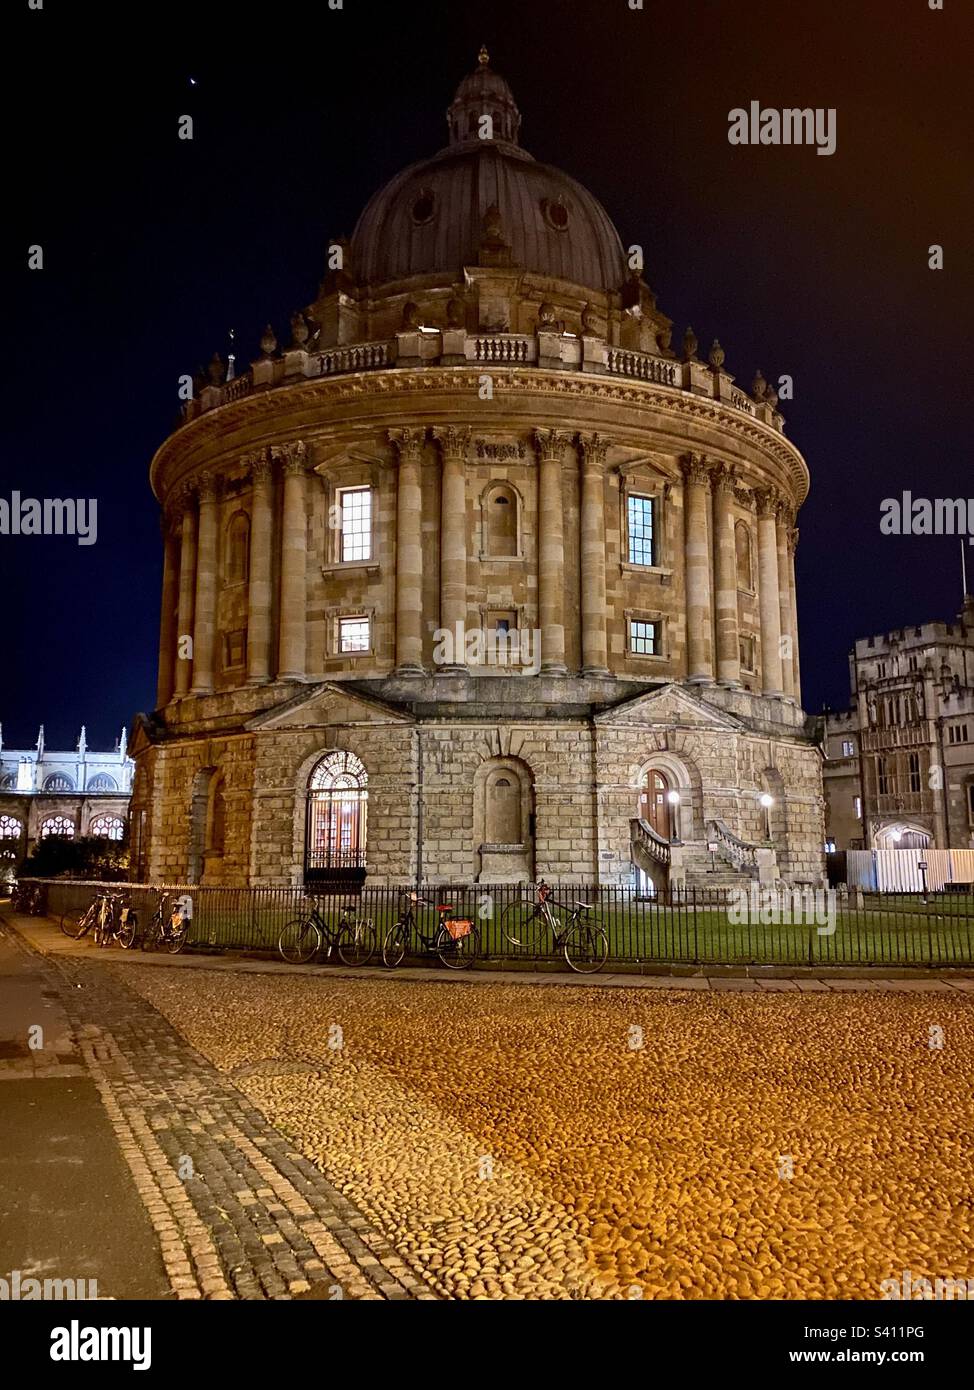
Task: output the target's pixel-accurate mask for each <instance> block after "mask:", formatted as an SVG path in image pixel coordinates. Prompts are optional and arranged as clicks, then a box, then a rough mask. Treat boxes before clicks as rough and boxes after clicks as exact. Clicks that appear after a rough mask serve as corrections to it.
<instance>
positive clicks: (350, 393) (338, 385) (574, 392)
mask: <svg viewBox="0 0 974 1390" xmlns="http://www.w3.org/2000/svg"><path fill="white" fill-rule="evenodd" d="M492 375H493V377H494V402H495V406H494V408H495V410H496V409H497V402H498V401H501V400H503V399H504V398H505V397H507V398H509V399H511V400H514V399H516V398H518V397H532V396H533V397H545V396H549V397H551V398H552V410H551V415H552V417H553V418H556V419H564V418H565V405H564V404H560V403H558V402H561V401H564V402H566V403H567V400H568V399H569V398H571V399H572V400H575V401H578V402H579V403H582V402H585V403H589V404H592V405H595V406H598V405H607V406H610V407H611V406H613V405H619V406H626V405H628V406H634V407H636V408H637V409H641V410H646V411H653V412H655V413H656V414H657V416H658V417H659V418H660V420H661V421H664V422H669V423H671V424H673V425H675V426H676V427H677V428H676V430H675V431H674V452H677V451H678V446H677V445H676V442H675V441H676V439H677V437H679V436H680V435H682V438H683V440H684V448H685V443H686V434H685V431H686V426H687V424H688V423H690V422H695V421H698V422H700V424H701V425H704V426H708V425H709V426H710V427H712V428H716V429H719V430H720V431H721V432H722V433H723V434H724V435H725V436H727V437H728V438H729V439H732V440H735V441H737V442H739V443H740V444H742V445H745V446H749V447H750V448H752V449H755V450H757V451H758V452H760V453H762V454H763V455H764V456H765V457H766V458H767V459H768V460H769V462H771V463H772V464H773V465H774V466H775V467H776V468H777V469H779V470H782V471H783V472H784V473H785V475H786V476H787V478H788V480H789V483H790V485H791V490H792V494H793V496H794V499H795V501H796V503H797V504H798V505H801V503H802V502H803V501H804V500H805V497H806V496H807V494H808V469H807V466H806V464H805V460H804V459H803V457H802V455H801V453H800V451H799V450H798V449H797V448H796V447H795V446H794V445H793V444H792V443H791V442H790V441H789V440H786V439H785V438H784V437H783V436H782V435H780V434H778V433H777V432H776V431H775V430H774V429H772V428H771V426H770V425H766V424H764V423H763V422H762V421H760V420H756V419H754V418H753V417H752V416H749V415H746V414H743V413H742V412H740V411H737V410H734V409H733V408H732V407H731V406H728V405H724V404H722V403H721V402H720V401H713V400H708V399H706V398H705V397H702V396H694V395H691V394H689V393H687V392H684V391H681V390H680V389H679V388H676V387H662V386H656V385H653V384H652V383H649V382H640V381H636V380H628V379H627V380H626V381H616V380H613V379H608V378H606V377H602V376H595V375H584V374H582V373H576V372H566V371H545V370H541V369H538V368H516V367H513V368H507V367H497V366H494V367H493V370H492ZM479 386H480V373H479V371H471V370H468V369H467V368H460V367H457V368H452V367H439V368H429V369H427V370H422V369H419V368H417V369H413V368H409V369H402V368H400V369H390V370H384V371H381V370H380V371H371V372H359V373H352V374H349V375H347V376H341V377H320V378H319V377H315V378H310V379H307V380H300V381H297V382H295V383H294V385H291V386H278V387H275V388H274V389H273V390H268V391H256V392H253V393H251V394H250V395H247V396H243V397H241V399H240V400H238V401H234V402H231V403H230V404H228V405H225V406H220V407H219V408H218V409H215V410H212V411H208V412H207V413H206V414H204V415H201V416H199V417H197V419H195V420H192V421H190V422H189V424H187V425H184V426H183V427H182V428H181V429H179V430H178V431H177V432H176V433H175V434H173V435H171V436H170V437H169V438H168V439H167V440H165V441H164V442H163V443H162V444H161V445H160V447H159V449H158V450H157V451H156V454H155V457H154V458H153V460H152V464H151V466H150V475H149V476H150V481H151V483H152V486H153V489H154V490H155V491H156V493H157V495H158V479H159V475H160V473H161V471H162V469H163V468H164V467H166V466H167V465H169V466H170V467H172V469H173V471H174V472H175V471H177V470H179V467H180V464H181V463H182V464H183V465H184V467H185V469H186V471H187V472H192V471H193V470H194V468H196V467H199V466H201V465H203V464H204V463H208V462H211V461H212V459H213V458H214V456H217V455H218V454H219V453H220V452H221V445H222V441H223V440H224V439H225V438H226V436H227V435H228V433H229V430H230V426H231V422H232V423H233V426H235V427H238V428H240V429H242V430H249V431H251V432H257V433H258V434H262V435H263V442H266V443H268V444H269V443H272V442H273V440H274V439H275V437H279V435H280V432H281V430H288V431H291V430H295V431H296V430H298V429H300V430H301V431H302V432H303V433H307V432H308V431H309V430H310V429H314V428H315V424H314V423H313V417H315V416H316V417H318V418H319V419H320V417H321V407H322V406H323V405H328V404H330V403H332V402H333V403H335V404H336V405H342V404H348V403H350V402H359V401H368V402H369V403H370V404H371V403H373V402H374V404H375V406H376V407H377V409H376V414H377V415H378V416H379V417H380V420H379V425H380V427H381V424H382V423H383V422H382V421H381V416H382V414H383V413H384V412H383V409H382V407H383V404H384V403H385V402H388V406H389V410H390V411H392V409H393V401H394V400H395V399H396V398H403V397H406V398H409V397H415V398H416V399H417V402H418V401H419V400H422V401H423V406H422V407H418V408H417V413H430V414H433V413H435V411H436V407H435V405H434V404H433V402H434V401H435V400H436V396H437V395H439V396H441V397H442V396H447V397H451V398H454V401H453V402H452V403H451V405H450V408H449V409H450V414H451V415H453V416H454V418H456V415H457V414H458V408H457V404H456V403H455V398H456V397H458V396H462V397H464V398H465V399H466V400H468V401H469V402H470V424H471V425H472V426H473V427H474V428H476V429H479V430H482V429H483V428H484V407H483V403H482V402H481V401H480V399H479V396H478V391H479ZM556 403H557V404H556ZM498 413H499V412H498ZM292 415H293V416H299V415H302V416H303V419H301V420H300V422H299V421H298V420H295V421H294V423H291V422H290V421H289V416H292ZM338 423H342V422H336V424H338ZM647 423H651V422H647ZM612 428H613V431H614V436H615V438H616V440H617V442H619V443H622V442H624V440H625V439H626V438H627V437H629V436H632V435H634V434H636V435H637V437H638V421H637V422H633V421H626V422H624V424H615V423H613V426H612ZM260 442H261V441H257V442H256V443H260ZM655 447H656V448H657V449H658V448H660V447H661V446H659V445H656V446H655ZM704 447H706V446H704ZM238 448H239V446H238ZM194 460H196V462H194ZM177 481H178V477H177Z"/></svg>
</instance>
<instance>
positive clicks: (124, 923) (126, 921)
mask: <svg viewBox="0 0 974 1390" xmlns="http://www.w3.org/2000/svg"><path fill="white" fill-rule="evenodd" d="M137 929H138V919H137V917H136V914H135V913H134V912H133V911H132V908H131V906H130V904H129V898H128V894H127V893H119V892H114V893H113V892H108V891H106V892H102V893H96V894H95V896H94V897H93V898H92V900H91V902H90V903H89V904H88V906H87V907H86V908H84V910H83V911H81V912H78V911H76V910H75V911H73V912H65V913H64V914H63V916H62V917H61V930H62V931H63V932H64V934H65V936H70V937H71V938H72V939H73V940H74V941H80V939H81V938H82V937H83V936H87V935H88V933H89V932H91V933H92V940H93V941H94V943H95V945H96V946H111V945H113V944H114V943H115V942H118V944H119V946H121V948H122V950H123V951H127V950H128V949H129V947H130V946H131V945H132V943H133V942H134V940H135V935H136V931H137Z"/></svg>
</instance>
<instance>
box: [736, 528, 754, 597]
mask: <svg viewBox="0 0 974 1390" xmlns="http://www.w3.org/2000/svg"><path fill="white" fill-rule="evenodd" d="M734 553H735V555H736V557H737V587H738V588H739V589H747V590H749V591H750V590H753V588H754V566H753V564H752V561H751V532H750V531H749V530H748V527H747V525H746V523H745V522H743V521H739V522H738V523H737V525H736V526H735V527H734Z"/></svg>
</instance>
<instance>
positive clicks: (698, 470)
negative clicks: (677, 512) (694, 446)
mask: <svg viewBox="0 0 974 1390" xmlns="http://www.w3.org/2000/svg"><path fill="white" fill-rule="evenodd" d="M680 472H681V473H682V474H683V480H684V482H685V483H689V484H692V485H693V486H694V487H709V485H710V468H709V466H708V464H707V460H706V459H705V458H704V456H703V454H684V455H683V457H682V458H681V459H680Z"/></svg>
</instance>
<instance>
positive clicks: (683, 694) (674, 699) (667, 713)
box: [595, 685, 746, 733]
mask: <svg viewBox="0 0 974 1390" xmlns="http://www.w3.org/2000/svg"><path fill="white" fill-rule="evenodd" d="M595 722H596V724H603V725H609V726H613V725H637V726H639V727H640V728H667V729H674V728H676V729H725V730H727V731H728V732H734V733H740V732H741V731H742V730H744V729H745V727H746V726H745V724H744V722H743V720H741V719H738V718H737V716H736V715H733V714H728V713H727V711H726V710H722V709H717V707H716V706H715V705H711V704H710V703H709V702H708V701H707V700H705V699H701V698H700V697H699V696H697V695H693V694H691V693H690V692H689V691H688V690H687V689H686V688H685V686H682V685H664V686H661V687H660V689H659V690H653V691H650V692H649V694H647V695H637V696H636V698H635V699H634V700H626V701H624V702H623V703H622V704H621V705H616V706H615V707H614V708H613V709H610V710H605V711H604V712H603V713H602V714H598V715H596V717H595Z"/></svg>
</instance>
